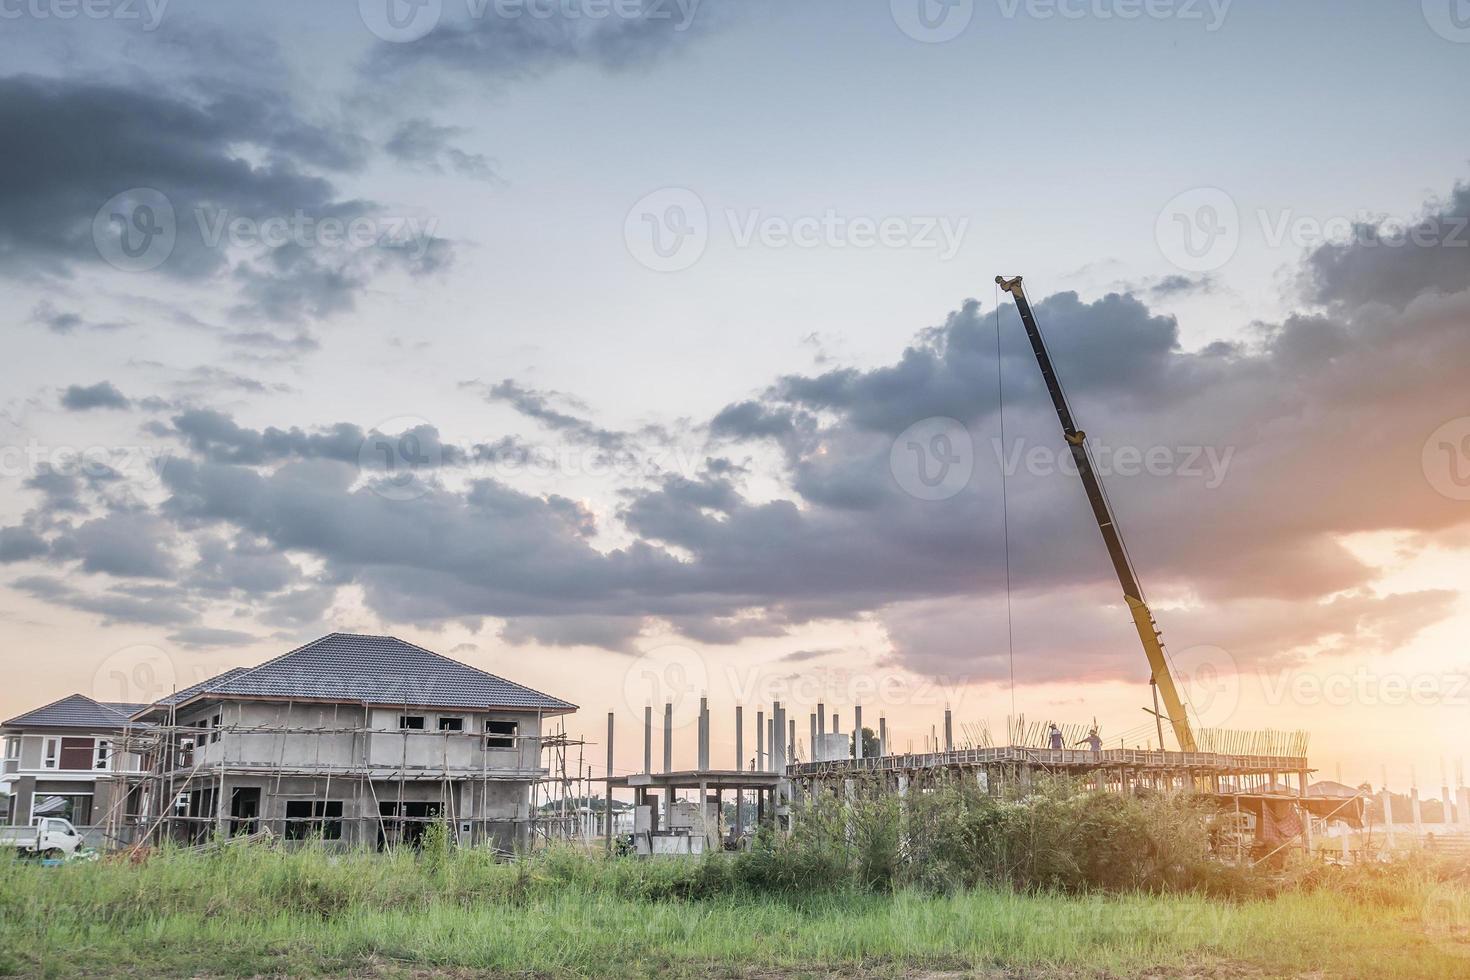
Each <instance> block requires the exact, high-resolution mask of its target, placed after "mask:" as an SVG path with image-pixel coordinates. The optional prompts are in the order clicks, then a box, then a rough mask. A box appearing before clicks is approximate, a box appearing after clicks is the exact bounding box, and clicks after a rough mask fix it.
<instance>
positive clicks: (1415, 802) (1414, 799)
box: [1409, 766, 1424, 843]
mask: <svg viewBox="0 0 1470 980" xmlns="http://www.w3.org/2000/svg"><path fill="white" fill-rule="evenodd" d="M1409 812H1410V813H1411V814H1412V815H1413V820H1414V840H1415V842H1416V843H1417V842H1419V841H1422V840H1423V839H1424V819H1423V814H1422V812H1421V810H1420V809H1419V770H1418V769H1417V768H1416V767H1414V766H1410V767H1409Z"/></svg>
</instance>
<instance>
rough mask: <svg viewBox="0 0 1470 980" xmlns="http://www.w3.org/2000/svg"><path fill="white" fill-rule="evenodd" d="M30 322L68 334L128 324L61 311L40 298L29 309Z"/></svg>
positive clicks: (117, 328)
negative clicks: (39, 300)
mask: <svg viewBox="0 0 1470 980" xmlns="http://www.w3.org/2000/svg"><path fill="white" fill-rule="evenodd" d="M31 322H32V323H39V324H41V325H43V326H44V327H45V328H46V329H47V330H50V331H51V332H52V333H59V334H69V333H76V332H78V331H92V330H98V331H110V330H122V329H123V328H124V327H126V326H128V324H127V323H126V322H124V321H120V320H88V319H87V318H86V317H84V316H82V315H81V314H80V313H75V312H72V311H70V310H67V311H62V310H59V309H57V308H56V306H55V305H53V304H52V303H51V302H49V301H47V300H42V301H41V302H40V303H37V304H36V308H35V309H34V310H32V311H31Z"/></svg>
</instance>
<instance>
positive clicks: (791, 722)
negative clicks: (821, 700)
mask: <svg viewBox="0 0 1470 980" xmlns="http://www.w3.org/2000/svg"><path fill="white" fill-rule="evenodd" d="M786 727H787V728H788V729H790V730H789V731H788V732H787V733H786V764H787V765H788V766H789V765H791V763H793V762H795V761H796V719H795V718H788V719H787V720H786Z"/></svg>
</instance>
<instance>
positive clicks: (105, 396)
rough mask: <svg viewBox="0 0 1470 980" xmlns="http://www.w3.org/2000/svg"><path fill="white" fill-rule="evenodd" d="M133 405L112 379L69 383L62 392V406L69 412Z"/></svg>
mask: <svg viewBox="0 0 1470 980" xmlns="http://www.w3.org/2000/svg"><path fill="white" fill-rule="evenodd" d="M130 405H132V402H131V401H129V400H128V398H127V396H125V395H124V394H123V393H122V392H120V391H118V390H117V387H116V386H115V385H113V383H112V382H111V381H99V382H97V383H96V384H94V385H69V386H68V387H67V389H66V391H64V392H62V394H61V407H62V408H64V409H66V410H67V411H68V412H86V411H90V410H91V409H94V408H127V407H129V406H130Z"/></svg>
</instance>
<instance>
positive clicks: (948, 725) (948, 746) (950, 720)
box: [944, 708, 954, 752]
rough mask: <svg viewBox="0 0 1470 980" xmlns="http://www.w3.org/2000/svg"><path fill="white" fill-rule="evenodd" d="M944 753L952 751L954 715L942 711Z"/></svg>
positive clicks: (945, 710)
mask: <svg viewBox="0 0 1470 980" xmlns="http://www.w3.org/2000/svg"><path fill="white" fill-rule="evenodd" d="M944 751H946V752H953V751H954V713H953V712H952V711H950V710H949V709H948V708H945V709H944Z"/></svg>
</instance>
